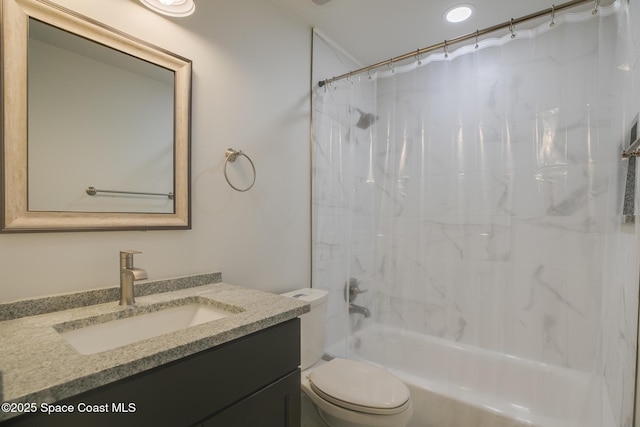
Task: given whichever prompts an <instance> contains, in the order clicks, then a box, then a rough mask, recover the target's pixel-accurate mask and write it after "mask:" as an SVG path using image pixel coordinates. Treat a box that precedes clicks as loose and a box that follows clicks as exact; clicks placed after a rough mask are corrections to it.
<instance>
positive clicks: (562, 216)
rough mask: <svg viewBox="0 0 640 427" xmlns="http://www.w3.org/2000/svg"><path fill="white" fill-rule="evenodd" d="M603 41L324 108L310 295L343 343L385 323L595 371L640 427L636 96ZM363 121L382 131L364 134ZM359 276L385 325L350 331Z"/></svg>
mask: <svg viewBox="0 0 640 427" xmlns="http://www.w3.org/2000/svg"><path fill="white" fill-rule="evenodd" d="M635 13H636V15H637V11H636V12H635ZM596 22H597V21H592V22H590V23H585V24H584V25H582V27H583V28H582V29H581V30H580V31H582V32H584V33H585V34H589V33H591V32H593V31H596V33H597V32H598V29H597V28H596V27H595V26H596V25H597V24H596ZM616 27H617V28H618V31H621V28H623V27H624V25H618V24H614V26H613V27H612V28H616ZM561 31H562V30H561ZM636 32H637V30H636ZM571 37H575V35H568V34H567V33H566V32H565V33H563V35H562V37H561V38H571ZM602 37H605V36H601V39H600V40H598V39H596V40H595V41H594V43H593V44H592V43H582V44H581V45H580V46H579V47H572V48H566V49H563V48H561V46H562V43H556V42H554V41H553V39H552V38H549V37H547V34H543V35H542V37H540V38H538V39H537V40H536V41H535V42H533V41H526V40H523V41H522V42H521V43H520V42H519V43H516V42H514V43H511V44H508V45H504V46H502V47H495V48H486V49H483V50H482V51H479V52H478V54H475V55H466V56H463V55H461V56H459V57H457V58H455V59H451V60H449V61H441V64H432V65H433V66H430V68H429V69H428V70H427V71H424V70H420V69H416V70H415V71H411V72H407V73H403V74H401V75H398V76H395V77H393V78H389V79H383V78H380V76H374V78H373V79H372V80H373V81H371V80H370V79H369V78H368V77H367V76H366V75H365V76H361V77H360V78H354V79H353V80H352V81H350V82H348V83H344V84H343V85H340V84H336V86H335V87H330V88H329V89H328V90H327V91H324V92H322V93H321V94H318V93H316V96H321V97H325V98H326V97H329V98H331V100H332V101H331V102H329V103H328V104H332V105H334V106H335V108H327V107H326V105H327V104H324V105H325V107H324V109H320V107H319V105H321V103H319V102H317V103H315V105H316V108H315V109H314V154H313V155H314V161H313V164H314V171H313V176H314V188H313V206H314V207H313V212H314V213H313V221H314V225H313V230H314V236H313V243H314V260H313V284H314V286H315V287H320V288H323V289H329V290H330V291H331V294H330V295H331V296H330V303H329V311H330V318H329V323H328V332H327V338H328V341H329V343H333V342H335V341H338V340H339V339H340V338H341V337H342V336H344V335H345V334H348V333H349V330H350V329H352V328H354V327H356V328H359V327H363V326H364V325H366V324H367V323H369V322H377V323H385V324H389V325H392V326H399V327H403V328H407V329H409V330H413V331H418V332H421V333H425V334H430V335H435V336H439V337H444V338H447V339H451V340H455V341H460V342H463V343H467V344H472V345H477V346H480V347H484V348H487V349H491V350H497V351H501V352H505V353H508V354H512V355H515V356H521V357H525V358H528V359H532V360H537V361H542V362H545V363H551V364H554V365H559V366H563V367H568V368H572V369H578V370H581V371H587V372H593V373H594V374H596V375H603V376H604V377H605V384H606V387H607V390H608V399H609V401H610V404H611V406H612V409H613V413H614V416H615V417H616V420H617V423H618V425H620V426H627V425H630V424H629V419H630V416H631V414H632V407H633V394H634V390H633V384H632V382H633V378H634V373H635V365H634V363H635V352H636V341H637V338H636V337H637V330H636V327H637V326H636V325H637V316H638V314H637V310H638V307H637V305H638V250H637V248H638V238H637V236H636V232H635V226H633V225H622V221H621V219H622V216H621V209H622V194H623V191H624V179H625V174H626V169H625V168H626V166H625V164H624V163H621V162H620V159H619V154H620V150H621V148H622V145H623V141H624V136H622V135H620V133H621V132H622V129H624V128H625V126H626V121H628V120H629V119H630V118H633V116H634V115H635V114H636V113H637V110H638V109H639V108H640V105H639V102H638V101H636V100H638V99H640V96H639V95H640V94H638V89H637V88H638V87H640V80H639V79H638V78H637V77H636V78H634V79H631V80H630V77H629V76H628V75H627V74H628V71H625V69H624V67H616V66H613V67H607V66H606V64H616V65H620V64H619V62H620V61H621V60H622V59H621V55H622V54H624V53H625V52H621V50H624V49H623V48H622V47H620V46H618V48H619V49H618V50H617V51H616V50H615V49H601V50H600V53H597V52H598V46H602V45H606V42H607V41H606V39H604V38H602ZM584 39H588V37H584ZM634 46H638V43H636V44H635V45H634ZM326 47H327V49H331V47H330V46H326ZM314 49H315V48H314ZM543 52H544V53H543ZM627 53H628V52H627ZM528 55H529V56H528ZM597 55H600V56H601V57H597ZM337 56H339V55H338V54H336V57H337ZM602 56H604V58H603V57H602ZM505 58H511V59H514V60H513V62H511V59H509V61H510V62H509V63H506V62H505V61H506V60H505ZM565 58H571V61H569V62H566V63H565V61H564V59H565ZM636 58H637V55H636V56H634V57H633V61H632V63H633V64H635V65H634V66H632V67H631V68H632V70H633V75H635V76H637V75H638V74H639V71H640V70H639V69H638V65H637V64H638V60H637V59H636ZM616 61H617V62H616ZM603 64H605V65H603ZM352 68H353V67H352ZM425 69H426V68H425ZM474 71H475V74H473V72H474ZM420 73H422V74H429V76H428V77H427V78H424V79H423V78H422V77H423V76H421V75H420ZM625 73H627V74H625ZM336 74H337V73H336V72H333V73H332V74H329V75H336ZM470 75H471V76H473V77H469V76H470ZM567 76H572V77H571V78H567ZM577 76H580V77H584V80H582V79H579V78H577ZM593 82H598V83H597V84H595V85H594V84H593ZM609 82H616V84H617V86H616V85H609ZM625 85H626V86H625ZM630 87H632V88H633V89H634V90H633V92H632V91H629V88H630ZM543 89H544V90H543ZM616 91H617V92H616ZM603 94H605V96H604V97H602V95H603ZM629 94H631V95H632V96H629ZM633 94H635V96H633ZM416 99H419V100H420V102H417V101H416ZM621 99H623V102H619V101H620V100H621ZM316 100H318V98H316ZM390 100H392V101H393V102H387V101H390ZM356 107H357V108H359V109H360V110H361V111H366V112H370V113H372V114H374V115H375V116H377V117H378V119H377V121H376V123H375V124H374V125H373V126H371V127H369V128H367V129H361V128H359V127H358V126H356V124H357V120H358V119H359V117H360V116H361V114H360V112H359V111H357V110H355V108H356ZM426 120H428V122H429V126H424V125H423V122H424V121H426ZM349 277H356V278H358V279H359V280H361V282H362V285H361V286H362V287H363V288H366V289H368V290H369V292H367V293H366V294H363V295H361V296H360V297H359V299H358V301H357V303H358V304H361V305H365V306H367V307H369V308H370V310H371V312H372V316H371V318H369V319H362V318H361V317H360V316H357V315H352V316H349V315H348V314H347V310H346V304H345V302H344V298H343V294H342V288H343V286H344V283H345V281H346V280H348V278H349Z"/></svg>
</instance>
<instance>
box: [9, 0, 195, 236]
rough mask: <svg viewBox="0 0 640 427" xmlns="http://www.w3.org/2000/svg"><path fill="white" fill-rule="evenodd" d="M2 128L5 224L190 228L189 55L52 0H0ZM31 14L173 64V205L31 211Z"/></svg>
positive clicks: (28, 228) (33, 228)
mask: <svg viewBox="0 0 640 427" xmlns="http://www.w3.org/2000/svg"><path fill="white" fill-rule="evenodd" d="M0 1H1V3H0V22H2V28H1V33H0V38H1V39H0V48H1V50H2V53H1V58H0V61H1V65H2V67H1V68H0V73H1V74H0V79H1V82H2V85H1V86H2V87H1V91H2V92H1V94H2V107H3V113H2V115H3V117H2V129H1V132H2V134H1V137H2V138H1V142H0V143H1V144H2V145H1V147H0V148H1V149H0V167H1V168H2V169H1V172H2V173H1V174H0V208H1V211H0V231H2V232H39V231H104V230H150V229H190V228H191V213H190V203H191V202H190V198H191V197H190V196H191V194H190V163H191V162H190V149H191V147H190V145H191V141H190V139H191V68H192V64H191V61H190V60H188V59H185V58H182V57H180V56H178V55H175V54H172V53H170V52H167V51H166V50H164V49H161V48H158V47H156V46H153V45H151V44H149V43H147V42H144V41H142V40H139V39H137V38H135V37H132V36H130V35H128V34H125V33H123V32H121V31H119V30H116V29H114V28H111V27H109V26H106V25H104V24H102V23H100V22H97V21H95V20H93V19H91V18H88V17H85V16H83V15H80V14H78V13H76V12H74V11H71V10H69V9H66V8H64V7H62V6H59V5H57V4H55V3H52V2H50V1H48V0H0ZM29 18H34V19H37V20H39V21H42V22H45V23H47V24H50V25H53V26H55V27H58V28H60V29H62V30H65V31H68V32H70V33H73V34H76V35H78V36H80V37H84V38H86V39H89V40H92V41H95V42H97V43H100V44H102V45H105V46H109V47H111V48H113V49H116V50H119V51H121V52H124V53H126V54H129V55H131V56H134V57H137V58H140V59H142V60H144V61H147V62H150V63H153V64H156V65H159V66H161V67H164V68H166V69H169V70H172V71H173V72H174V75H175V96H174V197H175V199H174V212H173V213H120V212H114V213H111V212H74V211H63V212H58V211H29V210H28V197H27V196H28V195H27V193H28V182H27V179H28V174H27V120H28V117H27V46H28V39H29Z"/></svg>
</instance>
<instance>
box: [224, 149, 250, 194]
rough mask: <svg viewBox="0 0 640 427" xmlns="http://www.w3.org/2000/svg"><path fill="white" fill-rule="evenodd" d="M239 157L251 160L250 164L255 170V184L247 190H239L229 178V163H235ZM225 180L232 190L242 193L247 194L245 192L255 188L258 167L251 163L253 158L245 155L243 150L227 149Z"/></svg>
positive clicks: (225, 154) (225, 155)
mask: <svg viewBox="0 0 640 427" xmlns="http://www.w3.org/2000/svg"><path fill="white" fill-rule="evenodd" d="M238 156H244V157H246V158H247V160H249V163H250V164H251V169H253V182H252V183H251V185H249V186H248V187H247V188H244V189H242V188H238V187H236V186H235V185H233V184H232V183H231V181H229V176H227V163H229V162H231V163H233V162H235V161H236V159H237V158H238ZM224 157H225V160H224V179H226V180H227V184H229V185H230V186H231V188H233V189H234V190H236V191H240V192H241V193H242V192H245V191H249V190H250V189H251V187H253V184H255V183H256V167H255V166H254V165H253V162H252V161H251V158H250V157H249V156H247V155H246V154H244V153H243V152H242V150H234V149H233V148H227V151H225V153H224Z"/></svg>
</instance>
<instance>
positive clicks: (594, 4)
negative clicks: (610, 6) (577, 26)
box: [591, 0, 600, 15]
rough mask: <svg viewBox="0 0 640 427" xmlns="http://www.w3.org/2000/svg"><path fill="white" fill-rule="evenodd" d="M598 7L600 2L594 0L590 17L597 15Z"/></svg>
mask: <svg viewBox="0 0 640 427" xmlns="http://www.w3.org/2000/svg"><path fill="white" fill-rule="evenodd" d="M598 5H600V0H594V1H593V11H592V12H591V14H592V15H596V14H597V13H598Z"/></svg>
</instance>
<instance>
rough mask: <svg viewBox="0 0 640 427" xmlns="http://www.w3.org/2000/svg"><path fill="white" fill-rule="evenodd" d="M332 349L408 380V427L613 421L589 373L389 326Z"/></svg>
mask: <svg viewBox="0 0 640 427" xmlns="http://www.w3.org/2000/svg"><path fill="white" fill-rule="evenodd" d="M327 352H328V353H329V354H331V355H334V356H340V357H348V358H353V359H359V360H364V361H368V362H371V363H374V364H378V365H380V366H383V367H386V368H387V369H388V370H389V371H390V372H391V373H393V374H394V375H396V376H397V377H398V378H400V379H401V380H403V381H404V382H405V383H407V385H408V386H409V388H410V390H411V394H412V398H413V401H414V409H415V415H414V417H413V419H412V422H411V424H409V427H435V426H437V427H476V426H478V427H479V426H487V427H521V426H535V427H577V426H581V427H584V426H586V425H593V426H594V427H595V426H597V427H601V426H604V425H606V424H605V423H603V422H602V420H603V416H602V415H601V414H602V412H601V406H602V405H601V402H602V401H603V399H602V397H601V395H600V393H599V390H601V388H600V386H599V385H597V384H596V381H594V380H593V376H592V375H591V374H589V373H585V372H580V371H575V370H571V369H566V368H561V367H557V366H550V365H546V364H543V363H538V362H533V361H530V360H526V359H522V358H518V357H513V356H508V355H505V354H501V353H497V352H493V351H488V350H484V349H481V348H477V347H473V346H469V345H464V344H458V343H454V342H451V341H447V340H443V339H439V338H435V337H431V336H426V335H421V334H417V333H413V332H407V331H401V330H398V329H393V328H389V327H383V326H370V327H368V328H366V329H364V330H363V331H360V332H358V333H357V334H355V335H354V336H352V337H350V338H349V339H348V340H346V341H344V342H341V343H338V344H335V345H333V346H331V347H330V348H329V349H328V350H327ZM607 400H608V399H607ZM594 402H595V403H594Z"/></svg>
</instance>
